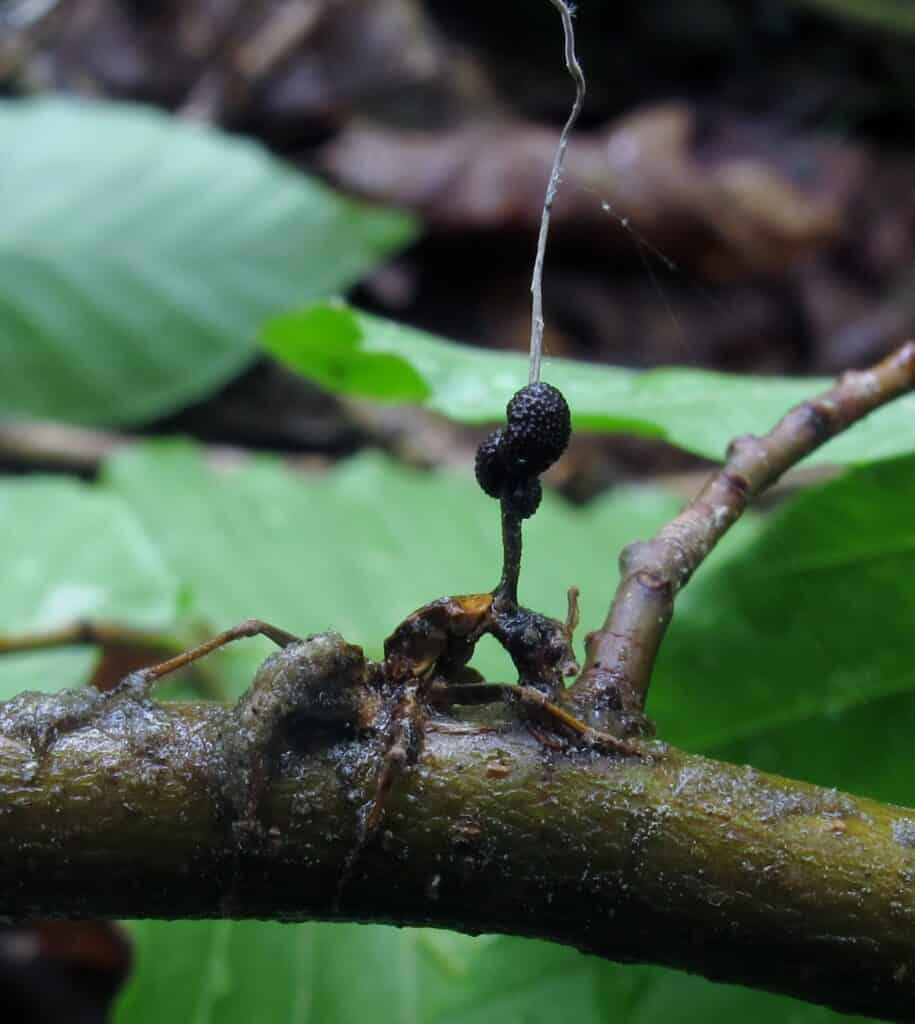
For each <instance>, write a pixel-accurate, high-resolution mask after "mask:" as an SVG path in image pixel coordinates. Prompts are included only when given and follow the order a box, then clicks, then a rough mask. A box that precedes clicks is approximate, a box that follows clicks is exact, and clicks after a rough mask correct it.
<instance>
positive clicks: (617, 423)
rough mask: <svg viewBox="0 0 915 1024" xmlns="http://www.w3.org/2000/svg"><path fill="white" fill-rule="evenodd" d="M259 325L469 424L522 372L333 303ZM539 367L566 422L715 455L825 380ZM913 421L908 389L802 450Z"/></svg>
mask: <svg viewBox="0 0 915 1024" xmlns="http://www.w3.org/2000/svg"><path fill="white" fill-rule="evenodd" d="M262 333H263V341H264V346H265V348H266V349H267V351H268V352H270V353H271V354H272V355H274V356H275V357H276V358H278V359H280V360H282V361H283V362H284V363H286V364H287V365H289V366H291V367H292V368H293V369H295V370H297V371H298V372H299V373H301V374H303V375H304V376H306V377H310V378H311V379H313V380H317V381H319V382H320V383H321V384H323V385H324V386H325V387H329V388H331V389H333V390H335V391H339V392H341V393H343V394H353V395H362V396H371V397H372V398H381V399H388V400H391V401H402V400H413V401H423V404H425V405H426V406H427V407H428V408H430V409H433V410H435V411H436V412H439V413H441V414H442V415H444V416H449V417H451V418H452V419H456V420H463V421H467V422H471V423H482V422H488V421H495V420H503V419H504V417H505V404H506V402H507V401H508V399H509V398H510V397H511V395H512V394H513V393H514V392H515V391H516V390H517V389H518V388H520V387H522V386H523V385H525V384H526V383H527V379H528V363H527V357H526V356H522V355H519V354H514V353H508V352H491V351H486V350H484V349H476V348H471V347H469V346H466V345H458V344H455V343H454V342H448V341H444V340H442V339H440V338H436V337H433V336H432V335H430V334H427V333H425V332H423V331H418V330H414V329H413V328H408V327H404V326H401V325H400V324H395V323H392V322H390V321H386V320H381V319H379V318H378V317H374V316H369V315H368V314H366V313H357V312H356V311H354V310H351V309H348V308H346V307H343V306H336V305H320V306H312V307H310V308H309V309H306V310H303V311H299V312H295V313H289V314H286V315H284V316H282V317H278V318H275V319H273V320H271V321H269V322H268V324H267V325H266V326H265V328H264V330H263V332H262ZM341 337H344V338H345V339H346V342H345V344H343V345H341V344H340V343H339V339H340V338H341ZM381 355H385V356H388V357H390V358H391V359H394V360H396V362H393V363H387V364H385V365H384V373H383V374H379V375H378V376H377V377H376V376H374V375H373V365H375V364H374V362H373V361H375V360H377V359H378V358H379V356H381ZM328 366H331V367H333V370H332V372H328ZM417 377H418V382H417ZM544 377H545V379H547V380H549V381H550V382H551V383H552V384H555V385H556V386H557V387H558V388H560V389H561V390H562V391H563V393H564V394H565V396H566V398H567V399H568V402H569V405H570V406H571V409H572V424H573V427H574V428H575V429H576V430H585V431H596V432H603V433H629V434H639V435H642V436H644V437H655V438H660V439H663V440H665V441H669V442H670V443H671V444H675V445H678V446H679V447H681V448H685V449H687V450H688V451H691V452H695V453H696V454H697V455H704V456H707V457H708V458H712V459H720V458H721V457H722V456H723V455H724V452H725V449H726V448H727V445H728V442H729V441H730V440H731V439H732V438H734V437H737V436H739V435H740V434H747V433H754V434H761V433H765V432H766V431H768V430H769V429H770V428H771V427H773V426H774V425H775V423H776V421H777V420H778V419H779V418H780V417H781V416H782V415H783V414H784V413H785V412H787V411H788V409H789V408H791V406H793V405H797V404H798V403H799V402H802V401H803V400H804V399H806V398H810V397H812V396H813V395H815V394H817V393H818V392H820V391H822V390H824V389H825V388H827V387H829V385H830V383H831V382H830V381H828V380H823V379H814V378H810V379H806V380H804V379H796V378H795V379H789V378H783V377H746V376H735V375H732V374H724V373H714V372H712V371H708V370H689V369H659V370H647V371H637V370H623V369H620V368H618V367H608V366H598V365H592V364H586V363H575V362H571V361H569V360H565V359H550V360H547V361H546V362H545V364H544ZM421 387H423V388H425V390H426V392H427V397H425V398H423V395H422V394H420V393H419V392H420V389H421ZM913 422H915V395H911V396H908V397H906V398H903V399H900V400H898V401H896V402H894V403H892V404H891V405H889V406H887V407H886V408H885V409H881V410H880V411H879V412H877V413H874V414H873V415H872V416H871V417H869V418H868V419H866V420H865V421H864V422H862V423H860V424H858V425H857V426H856V427H855V428H854V429H853V430H850V431H848V432H847V433H845V434H842V435H840V436H839V437H837V438H835V439H834V440H832V441H830V442H829V443H828V444H827V445H825V446H824V447H823V448H822V449H821V450H820V451H818V452H815V453H814V454H813V455H812V456H811V457H810V461H812V462H827V463H849V462H851V463H854V462H873V461H876V460H878V459H887V458H891V457H893V456H896V455H900V454H904V453H907V452H911V451H913V450H915V431H913V430H912V423H913Z"/></svg>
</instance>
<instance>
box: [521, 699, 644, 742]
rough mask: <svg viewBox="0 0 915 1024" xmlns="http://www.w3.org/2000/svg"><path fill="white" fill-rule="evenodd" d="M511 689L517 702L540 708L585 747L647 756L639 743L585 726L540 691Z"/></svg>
mask: <svg viewBox="0 0 915 1024" xmlns="http://www.w3.org/2000/svg"><path fill="white" fill-rule="evenodd" d="M511 689H512V691H513V694H512V696H513V697H514V699H515V700H518V701H520V703H522V704H529V705H533V706H534V707H537V708H539V709H540V710H541V711H543V712H544V713H545V714H546V715H548V716H549V717H550V718H552V719H553V721H554V722H556V724H557V725H560V726H562V727H563V728H564V729H566V730H568V731H570V732H572V733H574V735H575V736H576V737H577V738H578V739H579V740H580V741H581V742H582V744H584V745H585V746H589V747H597V748H598V749H603V750H605V751H609V752H610V753H614V754H625V755H627V756H630V757H644V756H645V754H644V752H643V750H642V748H641V746H640V745H639V743H638V742H636V741H634V740H624V739H621V738H620V737H619V736H614V735H613V734H612V733H609V732H600V731H599V730H597V729H592V728H591V726H589V725H585V723H584V722H582V721H580V720H579V719H578V718H576V717H575V716H574V715H573V714H571V713H570V712H569V711H566V709H565V708H562V707H560V706H559V705H558V704H554V703H553V702H552V701H550V700H549V699H548V698H547V697H546V696H544V694H542V693H541V692H540V691H539V690H536V689H534V687H533V686H513V687H511Z"/></svg>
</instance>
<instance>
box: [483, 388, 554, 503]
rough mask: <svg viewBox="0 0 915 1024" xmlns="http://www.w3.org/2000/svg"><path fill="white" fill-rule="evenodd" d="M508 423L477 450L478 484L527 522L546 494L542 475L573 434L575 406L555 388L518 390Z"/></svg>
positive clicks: (510, 408) (510, 406)
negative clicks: (572, 406) (572, 412)
mask: <svg viewBox="0 0 915 1024" xmlns="http://www.w3.org/2000/svg"><path fill="white" fill-rule="evenodd" d="M505 414H506V416H507V418H508V425H507V426H506V427H504V428H500V429H498V430H494V431H493V432H492V433H491V434H490V435H489V436H488V437H487V438H486V440H485V441H483V443H482V444H481V445H480V447H479V448H478V449H477V455H476V462H475V465H474V469H475V471H476V477H477V483H478V484H479V485H480V487H482V489H483V490H484V491H485V492H486V493H487V494H488V495H489V496H490V497H492V498H504V499H506V500H507V501H509V502H510V503H511V505H512V508H513V510H514V512H515V513H516V514H517V515H518V516H519V517H520V518H521V519H527V518H529V517H530V516H532V515H533V514H534V513H535V512H536V511H537V508H538V507H539V505H540V499H541V498H542V496H543V491H542V489H541V487H540V482H539V481H538V479H537V477H538V476H539V475H540V474H541V473H542V472H543V471H544V470H545V469H548V468H549V467H550V466H552V464H553V463H554V462H555V461H556V460H557V459H558V458H559V456H560V455H562V453H563V452H564V451H565V449H566V445H567V444H568V443H569V436H570V434H571V432H572V422H571V415H570V413H569V406H568V403H567V402H566V400H565V398H564V397H563V395H562V392H561V391H560V390H559V389H558V388H554V387H553V385H552V384H544V383H542V382H538V383H536V384H528V385H527V387H523V388H521V389H520V391H516V392H515V394H514V395H512V397H511V399H510V400H509V403H508V405H507V406H506V408H505Z"/></svg>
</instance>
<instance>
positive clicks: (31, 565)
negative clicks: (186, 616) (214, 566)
mask: <svg viewBox="0 0 915 1024" xmlns="http://www.w3.org/2000/svg"><path fill="white" fill-rule="evenodd" d="M0 538H3V539H4V541H5V543H2V544H0V579H2V580H3V586H2V587H0V637H2V636H3V635H7V636H10V635H13V636H15V635H21V634H31V633H47V632H50V631H52V630H57V629H60V628H62V627H66V626H72V625H75V624H77V623H79V622H81V621H93V620H94V621H101V622H106V623H111V624H117V625H124V626H129V627H131V628H134V629H138V630H148V631H150V632H160V631H162V630H165V629H168V628H170V627H172V626H174V624H175V622H176V620H177V619H178V617H179V606H180V602H181V594H180V586H179V583H178V577H177V576H175V575H174V574H172V572H171V571H170V570H169V569H168V567H167V566H166V564H165V561H164V560H163V559H162V557H161V555H160V552H159V548H158V546H157V545H156V544H154V543H153V542H152V541H151V540H150V538H149V537H148V536H147V535H146V533H145V532H144V530H143V528H142V526H141V525H140V524H139V522H138V521H137V520H136V519H135V517H134V516H133V514H132V513H131V511H130V509H129V508H128V507H127V505H126V503H125V502H123V501H121V500H120V499H119V498H118V497H116V496H115V495H111V494H104V493H102V492H101V491H100V490H99V489H98V488H96V487H90V486H88V485H87V484H84V483H80V482H78V481H74V480H68V479H65V478H59V477H47V478H45V477H38V476H31V477H22V478H12V479H4V480H2V481H0ZM95 662H96V653H95V651H94V650H92V649H91V648H64V649H61V650H52V651H48V650H45V651H34V652H30V653H28V654H19V655H15V656H6V657H0V700H8V699H9V698H10V697H12V696H14V695H15V694H16V693H18V692H20V691H21V690H25V689H35V688H37V687H38V686H39V685H41V686H42V687H43V688H44V689H49V690H57V689H62V688H64V687H67V686H77V685H79V684H81V683H84V682H86V680H87V679H88V678H89V676H90V674H91V672H92V669H93V667H94V665H95Z"/></svg>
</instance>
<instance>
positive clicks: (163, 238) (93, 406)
mask: <svg viewBox="0 0 915 1024" xmlns="http://www.w3.org/2000/svg"><path fill="white" fill-rule="evenodd" d="M0 148H2V151H3V160H2V161H0V380H3V382H4V385H3V388H2V390H0V416H19V417H45V418H57V419H65V420H71V421H74V422H82V423H93V424H131V423H141V422H146V421H149V420H151V419H154V418H157V417H161V416H163V415H165V414H167V413H170V412H174V411H175V410H177V409H179V408H181V407H182V406H184V405H186V404H188V403H189V402H192V401H196V400H199V399H201V398H204V397H206V396H207V395H208V394H210V393H211V392H213V391H214V390H216V389H217V388H218V387H220V386H221V385H223V384H225V383H226V382H227V381H228V380H229V379H231V378H232V377H233V376H234V375H236V374H237V373H238V372H239V371H240V370H242V369H243V368H244V367H245V366H246V365H248V364H249V363H250V362H251V361H252V360H253V359H254V358H255V357H256V354H257V341H256V333H257V329H258V327H259V325H260V323H261V321H262V320H263V319H264V318H265V317H266V316H269V315H271V314H273V313H276V312H278V311H280V310H282V309H284V308H287V307H289V306H290V305H293V304H295V303H301V302H303V301H307V300H308V299H312V298H317V297H319V296H321V295H325V294H328V293H332V292H336V291H339V290H341V289H344V288H346V287H348V286H349V285H351V284H352V283H354V282H355V281H356V280H358V278H359V277H360V276H362V275H363V274H364V273H365V272H366V271H367V270H368V269H370V268H371V267H372V266H373V265H374V264H375V263H377V262H378V261H379V260H380V259H381V258H383V257H384V256H386V255H387V254H389V253H390V252H392V251H393V250H394V249H396V248H398V247H399V246H401V245H403V244H405V243H406V242H407V241H409V240H410V238H411V237H412V236H413V233H414V228H413V226H412V223H411V221H410V220H409V219H408V218H406V217H405V216H403V215H400V214H397V213H393V212H391V211H384V210H378V209H373V208H370V207H367V206H363V205H361V204H358V203H354V202H351V201H349V200H345V199H343V198H341V197H339V196H337V195H335V194H334V193H332V192H331V191H330V190H329V189H327V188H325V187H324V186H322V185H320V184H318V183H317V182H316V181H314V180H313V179H310V178H308V177H306V176H305V175H304V174H299V173H297V172H295V171H294V170H292V169H291V168H288V167H286V166H284V165H283V164H281V163H280V162H279V161H277V160H275V159H273V158H272V157H270V156H269V155H268V154H267V153H266V152H265V151H264V150H262V149H261V148H260V147H259V146H257V145H256V144H254V143H251V142H247V141H243V140H240V139H237V138H232V137H229V136H227V135H223V134H220V133H218V132H216V131H214V130H211V129H206V128H203V127H200V126H193V125H190V124H187V123H184V122H181V121H179V120H177V119H175V118H170V117H168V116H167V115H164V114H161V113H158V112H156V111H154V110H152V109H149V108H144V107H139V106H128V105H124V104H102V103H90V102H85V101H79V102H78V101H67V100H61V99H35V100H16V101H2V102H0Z"/></svg>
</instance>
